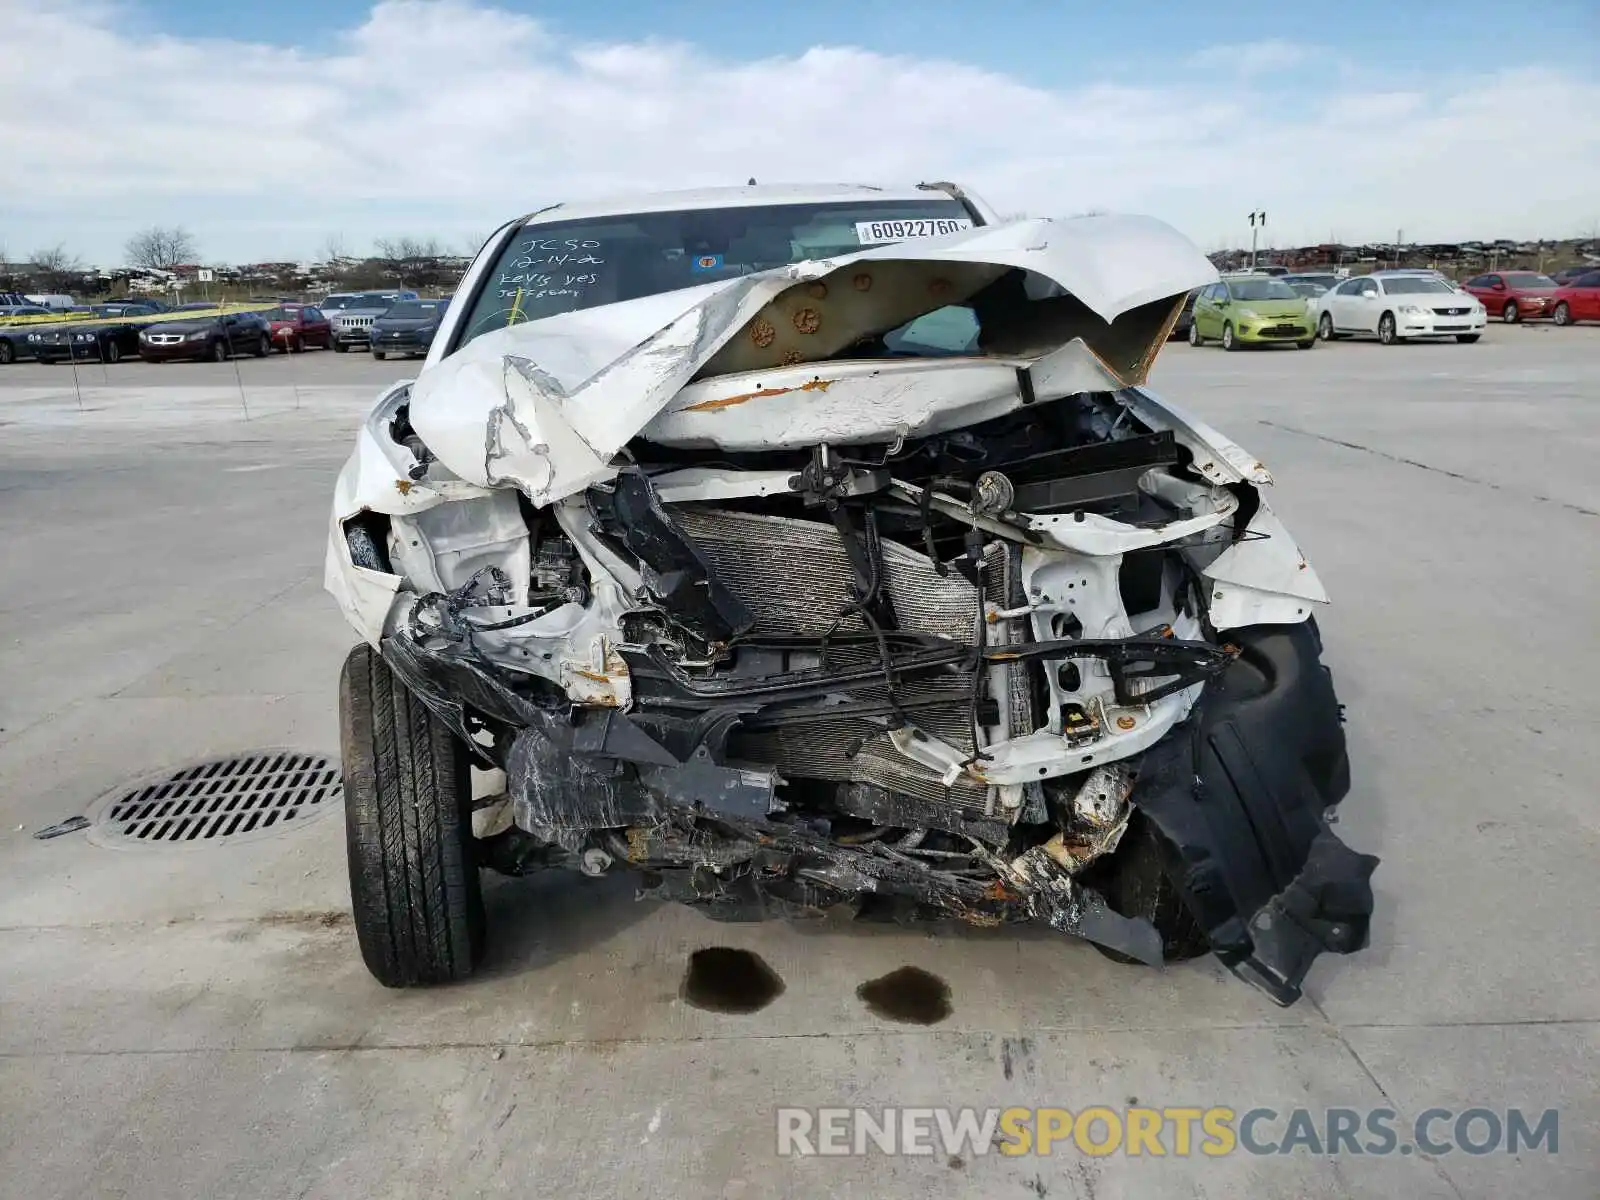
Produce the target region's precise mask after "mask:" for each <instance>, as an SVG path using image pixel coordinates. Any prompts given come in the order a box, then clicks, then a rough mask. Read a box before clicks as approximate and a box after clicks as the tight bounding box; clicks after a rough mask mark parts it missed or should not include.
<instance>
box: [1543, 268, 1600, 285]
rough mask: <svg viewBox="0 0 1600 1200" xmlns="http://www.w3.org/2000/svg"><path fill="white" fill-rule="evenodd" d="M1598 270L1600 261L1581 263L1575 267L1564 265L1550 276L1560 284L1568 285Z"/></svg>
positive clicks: (1599, 269)
mask: <svg viewBox="0 0 1600 1200" xmlns="http://www.w3.org/2000/svg"><path fill="white" fill-rule="evenodd" d="M1596 271H1600V262H1592V263H1579V264H1578V265H1577V266H1575V267H1562V268H1561V270H1559V271H1557V272H1556V273H1555V274H1554V275H1552V276H1550V278H1551V279H1553V280H1555V282H1556V283H1557V284H1558V285H1559V286H1561V287H1566V286H1567V284H1569V283H1572V282H1573V281H1574V280H1577V279H1581V278H1582V277H1583V276H1585V275H1593V274H1594V273H1595V272H1596Z"/></svg>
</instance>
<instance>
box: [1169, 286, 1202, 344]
mask: <svg viewBox="0 0 1600 1200" xmlns="http://www.w3.org/2000/svg"><path fill="white" fill-rule="evenodd" d="M1199 294H1200V293H1199V292H1190V293H1189V297H1188V299H1186V300H1185V301H1184V302H1183V310H1182V311H1181V312H1180V313H1178V319H1177V320H1176V321H1174V322H1173V323H1172V331H1171V332H1170V333H1168V334H1167V340H1168V341H1171V340H1172V339H1173V338H1185V339H1187V338H1188V336H1189V326H1191V325H1193V324H1194V298H1195V297H1196V296H1198V295H1199Z"/></svg>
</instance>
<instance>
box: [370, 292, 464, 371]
mask: <svg viewBox="0 0 1600 1200" xmlns="http://www.w3.org/2000/svg"><path fill="white" fill-rule="evenodd" d="M449 305H450V302H449V301H448V300H401V301H399V302H398V303H396V304H395V305H394V306H393V307H392V308H390V309H389V310H388V311H387V312H386V313H384V314H383V315H382V316H381V317H378V318H376V319H375V320H374V321H373V322H372V327H371V328H370V329H369V330H368V336H369V338H370V339H371V342H372V357H373V358H375V359H378V360H379V361H380V362H381V361H382V360H383V359H385V358H387V357H388V356H389V355H391V354H406V355H411V354H426V353H427V352H428V347H429V346H431V345H433V335H434V334H436V333H438V332H439V322H440V321H442V320H443V319H444V310H445V309H446V308H448V307H449Z"/></svg>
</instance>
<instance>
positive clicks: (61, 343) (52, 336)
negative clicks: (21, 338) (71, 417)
mask: <svg viewBox="0 0 1600 1200" xmlns="http://www.w3.org/2000/svg"><path fill="white" fill-rule="evenodd" d="M94 311H95V314H96V315H97V316H100V317H104V318H106V319H105V320H104V321H78V322H74V323H72V324H69V325H57V326H54V327H53V328H50V329H46V330H42V331H40V332H38V333H36V334H35V335H34V339H37V340H33V339H30V340H32V341H33V345H32V350H33V356H34V358H36V359H38V360H39V361H40V362H42V363H58V362H65V361H66V360H67V359H69V358H72V359H76V360H78V361H80V362H100V363H115V362H121V361H122V360H123V359H125V358H132V357H134V356H135V355H136V354H138V353H139V331H140V330H141V329H143V328H145V327H146V323H145V322H143V321H131V320H128V318H129V317H148V316H152V315H154V314H155V309H153V308H147V307H145V306H144V305H138V304H97V305H95V306H94Z"/></svg>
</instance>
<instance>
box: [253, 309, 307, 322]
mask: <svg viewBox="0 0 1600 1200" xmlns="http://www.w3.org/2000/svg"><path fill="white" fill-rule="evenodd" d="M260 316H261V317H262V319H264V320H267V321H298V320H299V319H300V309H299V308H269V309H267V310H266V311H265V312H263V313H261V314H260Z"/></svg>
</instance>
